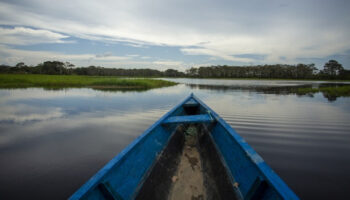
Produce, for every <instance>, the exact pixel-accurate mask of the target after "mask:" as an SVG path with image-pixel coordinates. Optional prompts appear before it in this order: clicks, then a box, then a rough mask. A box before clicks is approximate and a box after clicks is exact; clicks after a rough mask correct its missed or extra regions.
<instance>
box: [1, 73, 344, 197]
mask: <svg viewBox="0 0 350 200" xmlns="http://www.w3.org/2000/svg"><path fill="white" fill-rule="evenodd" d="M175 80H176V81H178V82H181V83H182V84H179V85H177V86H173V87H169V88H160V89H152V90H148V91H142V92H137V91H134V92H133V91H129V92H125V91H124V92H121V91H98V90H93V89H65V90H44V89H41V88H31V89H13V90H11V89H1V90H0V177H1V178H0V199H23V198H25V199H39V198H40V199H63V198H67V197H69V196H70V195H71V194H72V193H73V192H74V191H75V190H76V189H78V188H79V187H80V186H81V185H82V184H83V183H84V182H85V181H86V180H88V179H89V178H90V177H91V176H92V175H93V174H94V173H96V171H97V170H99V169H100V168H101V167H102V166H103V165H104V164H105V163H106V162H108V161H109V160H110V159H111V158H113V157H114V156H115V155H116V154H117V153H118V152H120V151H121V150H122V149H123V148H124V147H126V146H127V145H128V144H129V143H130V142H131V141H132V140H133V139H135V138H136V137H137V136H139V135H140V134H141V133H142V132H143V131H144V130H145V129H146V128H148V127H149V126H150V125H151V124H153V123H154V122H155V121H156V120H157V119H158V118H159V117H161V116H162V115H163V114H165V113H166V112H167V111H169V110H170V109H171V108H172V107H173V106H175V105H176V104H177V103H179V102H180V101H181V100H183V99H184V98H185V97H186V96H188V95H189V94H190V93H191V92H194V93H195V94H196V95H197V96H198V97H199V98H201V99H202V100H203V101H204V102H205V103H206V104H208V105H209V106H210V107H211V108H212V109H214V110H215V111H216V112H217V113H218V114H219V115H220V116H221V117H223V118H224V119H225V120H226V121H227V122H228V123H229V124H230V125H231V126H232V127H233V128H234V129H236V131H237V132H238V133H239V134H240V135H241V136H242V137H243V138H245V139H246V140H247V142H248V143H249V144H250V145H251V146H252V147H253V148H254V149H255V150H256V151H257V152H258V153H259V154H260V155H261V156H262V157H263V158H264V160H265V161H266V162H267V163H268V164H269V165H270V166H271V167H272V168H273V169H274V170H275V171H276V172H277V173H278V175H280V177H281V178H282V179H283V180H284V181H285V182H286V183H287V184H288V185H289V186H290V187H291V188H292V189H293V190H294V191H295V192H296V193H297V195H299V196H300V197H301V198H303V199H335V198H338V199H350V194H348V192H347V189H348V188H350V170H349V169H350V156H349V154H350V124H349V121H350V98H348V97H337V98H336V99H335V100H334V99H333V100H331V101H330V100H329V99H328V98H327V97H325V96H324V95H323V94H322V93H316V94H312V95H299V94H295V93H294V92H290V91H291V90H290V88H293V87H305V85H311V86H312V87H318V86H319V85H320V84H329V83H325V82H309V81H307V82H303V81H251V80H244V81H237V80H213V79H210V80H206V79H195V80H191V79H175ZM19 191H20V192H19Z"/></svg>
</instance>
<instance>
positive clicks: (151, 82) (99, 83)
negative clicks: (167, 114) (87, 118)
mask: <svg viewBox="0 0 350 200" xmlns="http://www.w3.org/2000/svg"><path fill="white" fill-rule="evenodd" d="M176 84H177V83H174V82H171V81H165V80H158V79H149V78H137V79H136V78H135V79H132V78H130V79H124V78H120V77H113V76H78V75H42V74H0V88H29V87H45V88H67V87H88V88H96V89H101V88H102V89H151V88H160V87H166V86H173V85H176Z"/></svg>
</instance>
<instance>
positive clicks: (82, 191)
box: [69, 94, 194, 200]
mask: <svg viewBox="0 0 350 200" xmlns="http://www.w3.org/2000/svg"><path fill="white" fill-rule="evenodd" d="M193 96H194V95H193V94H191V95H189V96H188V97H187V98H185V99H184V100H183V101H181V102H180V103H179V104H177V105H176V106H175V107H173V108H172V109H171V110H170V111H168V112H167V113H165V114H164V115H163V116H162V117H161V118H159V120H157V121H156V122H155V123H154V124H152V125H151V126H150V127H149V128H147V129H146V130H145V131H144V132H143V133H142V134H141V135H140V136H138V137H137V138H136V139H134V140H133V141H132V142H131V143H130V144H129V145H127V146H126V147H125V148H124V149H123V150H122V151H121V152H119V153H118V155H116V156H115V157H113V158H112V159H111V160H110V161H108V162H107V164H105V165H104V166H103V167H102V168H101V169H100V170H99V171H98V172H97V173H96V174H94V175H93V176H92V177H91V178H89V180H87V181H86V182H85V183H84V184H83V185H82V186H81V187H80V188H79V189H78V190H77V191H76V192H74V193H73V194H72V195H71V196H70V197H69V200H74V199H81V198H83V197H84V196H85V195H86V194H88V192H89V190H91V189H93V188H94V187H95V186H97V185H98V184H99V183H100V181H101V180H102V179H103V178H104V177H105V176H106V175H107V174H108V172H109V171H110V170H111V169H112V168H113V167H115V166H117V165H118V164H119V163H121V162H122V161H123V160H124V159H125V158H126V156H127V154H129V153H130V152H131V150H132V149H133V148H134V147H135V146H137V145H138V144H139V143H140V142H141V141H142V140H144V139H145V138H146V136H147V135H148V134H150V133H151V132H152V131H153V130H154V129H155V128H156V127H158V126H161V125H162V122H163V121H164V120H165V119H166V118H167V117H169V116H170V115H171V114H173V113H174V111H176V110H177V109H178V108H180V107H181V106H182V105H183V104H184V103H185V102H186V101H188V100H189V99H191V98H193Z"/></svg>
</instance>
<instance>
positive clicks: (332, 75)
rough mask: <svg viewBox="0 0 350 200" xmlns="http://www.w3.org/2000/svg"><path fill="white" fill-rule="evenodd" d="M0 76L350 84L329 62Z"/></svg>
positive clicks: (55, 68)
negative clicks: (331, 81) (321, 65)
mask: <svg viewBox="0 0 350 200" xmlns="http://www.w3.org/2000/svg"><path fill="white" fill-rule="evenodd" d="M0 73H11V74H14V73H19V74H52V75H60V74H62V75H71V74H74V75H90V76H130V77H193V78H277V79H278V78H281V79H342V80H350V70H345V69H344V68H343V66H342V65H341V64H340V63H338V62H337V61H336V60H330V61H328V62H327V63H326V64H325V65H324V69H323V70H317V68H316V67H315V65H314V64H297V65H285V64H275V65H257V66H227V65H223V66H210V67H198V68H194V67H192V68H190V69H188V70H186V72H180V71H178V70H175V69H167V70H165V71H159V70H155V69H124V68H105V67H96V66H89V67H75V66H74V65H73V64H71V63H69V62H65V63H64V62H60V61H46V62H44V63H40V64H38V65H37V66H27V65H26V64H25V63H23V62H21V63H18V64H17V65H16V66H7V65H0Z"/></svg>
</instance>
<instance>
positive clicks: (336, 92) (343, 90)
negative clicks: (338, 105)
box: [297, 85, 350, 96]
mask: <svg viewBox="0 0 350 200" xmlns="http://www.w3.org/2000/svg"><path fill="white" fill-rule="evenodd" d="M297 92H298V93H299V94H308V93H317V92H322V93H323V94H327V95H330V96H350V85H344V86H337V87H320V88H298V91H297Z"/></svg>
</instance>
